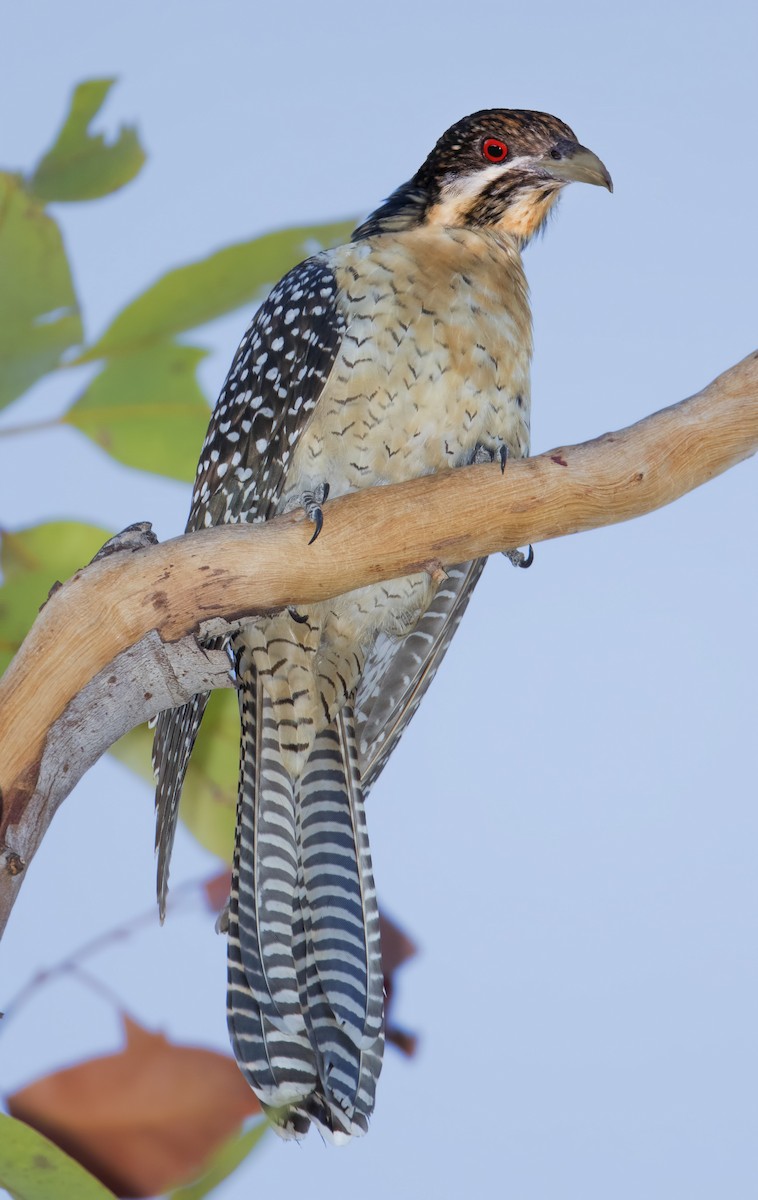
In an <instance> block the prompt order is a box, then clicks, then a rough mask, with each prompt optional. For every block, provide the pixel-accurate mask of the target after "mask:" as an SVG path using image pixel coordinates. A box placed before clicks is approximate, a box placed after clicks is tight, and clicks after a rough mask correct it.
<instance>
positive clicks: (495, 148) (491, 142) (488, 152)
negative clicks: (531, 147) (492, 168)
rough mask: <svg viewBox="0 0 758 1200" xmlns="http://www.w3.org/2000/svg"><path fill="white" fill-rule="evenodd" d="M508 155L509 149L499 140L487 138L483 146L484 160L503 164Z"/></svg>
mask: <svg viewBox="0 0 758 1200" xmlns="http://www.w3.org/2000/svg"><path fill="white" fill-rule="evenodd" d="M507 155H508V147H507V146H506V144H505V142H501V141H500V139H499V138H487V139H486V141H485V142H484V144H483V145H482V158H486V159H487V162H493V163H499V162H502V161H503V160H504V159H505V158H506V157H507Z"/></svg>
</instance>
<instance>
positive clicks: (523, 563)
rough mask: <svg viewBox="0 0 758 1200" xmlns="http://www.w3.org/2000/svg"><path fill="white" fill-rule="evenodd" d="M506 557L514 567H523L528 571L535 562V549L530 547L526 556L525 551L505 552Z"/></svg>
mask: <svg viewBox="0 0 758 1200" xmlns="http://www.w3.org/2000/svg"><path fill="white" fill-rule="evenodd" d="M503 554H504V555H505V557H506V558H507V559H508V560H509V561H510V562H511V563H512V564H513V566H514V567H523V568H524V570H526V569H527V568H528V567H531V565H532V563H533V562H534V548H533V547H532V546H530V547H529V549H528V550H527V552H526V554H524V552H523V550H503Z"/></svg>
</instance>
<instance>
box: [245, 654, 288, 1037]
mask: <svg viewBox="0 0 758 1200" xmlns="http://www.w3.org/2000/svg"><path fill="white" fill-rule="evenodd" d="M237 674H238V681H239V697H240V714H241V720H242V744H241V752H240V779H239V800H238V823H237V827H238V834H237V842H238V854H237V873H236V885H237V907H238V913H239V929H240V933H239V937H240V956H241V961H242V967H243V970H244V972H245V975H246V977H247V980H248V984H249V986H250V988H251V989H252V991H253V994H254V996H255V998H256V1000H257V1002H258V1004H259V1006H260V1007H261V1010H262V1012H263V1013H264V1015H265V1016H266V1017H267V1018H268V1020H269V1021H270V1022H271V1023H272V1025H274V1026H275V1027H276V1028H278V1029H280V1030H281V1031H282V1032H285V1031H286V1032H289V1033H302V1032H303V1030H304V1022H303V1017H302V1013H301V1011H300V997H299V993H298V981H297V973H296V970H295V964H294V955H293V944H292V939H293V925H294V917H295V909H296V906H297V898H296V892H297V863H298V850H297V844H296V831H295V799H294V789H293V785H292V780H291V779H290V777H289V775H288V774H287V772H286V771H285V769H284V767H283V766H282V762H281V754H280V750H279V739H278V732H277V723H276V720H275V717H274V715H273V701H272V700H271V698H270V697H269V696H268V695H267V693H266V692H265V691H264V689H263V688H262V686H261V681H260V677H259V675H258V672H257V671H256V669H255V666H254V665H253V663H252V658H251V656H250V655H249V654H248V653H247V652H246V651H244V650H243V652H242V654H241V655H240V660H239V662H238V666H237ZM233 890H234V889H233Z"/></svg>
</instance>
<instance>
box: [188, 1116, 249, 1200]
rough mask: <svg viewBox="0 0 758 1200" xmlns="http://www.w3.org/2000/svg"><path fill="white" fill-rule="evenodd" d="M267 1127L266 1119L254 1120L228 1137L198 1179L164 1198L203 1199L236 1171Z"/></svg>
mask: <svg viewBox="0 0 758 1200" xmlns="http://www.w3.org/2000/svg"><path fill="white" fill-rule="evenodd" d="M269 1128H270V1126H269V1123H268V1121H256V1123H255V1125H253V1127H252V1128H251V1129H248V1130H246V1131H245V1133H242V1134H237V1135H236V1136H235V1137H233V1138H230V1140H229V1141H228V1142H227V1143H226V1145H224V1146H222V1147H221V1149H220V1150H219V1151H218V1152H217V1153H216V1154H214V1155H213V1158H212V1159H211V1161H210V1163H209V1164H208V1169H207V1170H206V1172H205V1173H204V1174H203V1175H202V1176H201V1178H200V1179H198V1180H197V1181H196V1182H195V1183H191V1184H189V1185H188V1186H187V1187H180V1188H177V1189H176V1191H173V1192H169V1193H168V1196H167V1198H166V1200H203V1197H204V1196H207V1195H208V1193H209V1192H212V1191H213V1189H214V1188H215V1187H218V1185H219V1184H220V1183H223V1182H224V1180H225V1179H228V1178H229V1176H230V1175H231V1174H232V1172H233V1171H236V1169H237V1167H239V1166H240V1164H241V1163H243V1162H244V1161H245V1159H246V1158H247V1156H248V1155H249V1154H250V1153H251V1151H253V1150H254V1149H255V1147H256V1146H257V1145H258V1143H259V1141H260V1140H261V1138H262V1137H263V1135H264V1133H265V1132H266V1130H267V1129H269Z"/></svg>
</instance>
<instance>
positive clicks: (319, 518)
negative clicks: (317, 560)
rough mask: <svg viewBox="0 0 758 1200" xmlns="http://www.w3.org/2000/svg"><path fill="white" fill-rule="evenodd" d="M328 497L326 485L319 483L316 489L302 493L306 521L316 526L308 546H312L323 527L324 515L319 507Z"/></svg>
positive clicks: (327, 485) (327, 486)
mask: <svg viewBox="0 0 758 1200" xmlns="http://www.w3.org/2000/svg"><path fill="white" fill-rule="evenodd" d="M328 495H329V484H328V483H320V484H319V485H318V487H315V488H314V489H313V491H310V492H303V508H304V509H305V515H306V517H307V518H308V520H309V521H313V523H314V525H315V526H316V528H315V530H314V531H313V537H312V538H311V539H310V541H309V542H308V545H309V546H312V545H313V543H314V542H315V540H316V538H317V537H318V535H319V534H320V533H321V530H322V528H323V526H324V514H323V512H322V509H321V505H322V504H323V503H324V501H325V500H326V498H327V496H328Z"/></svg>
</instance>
